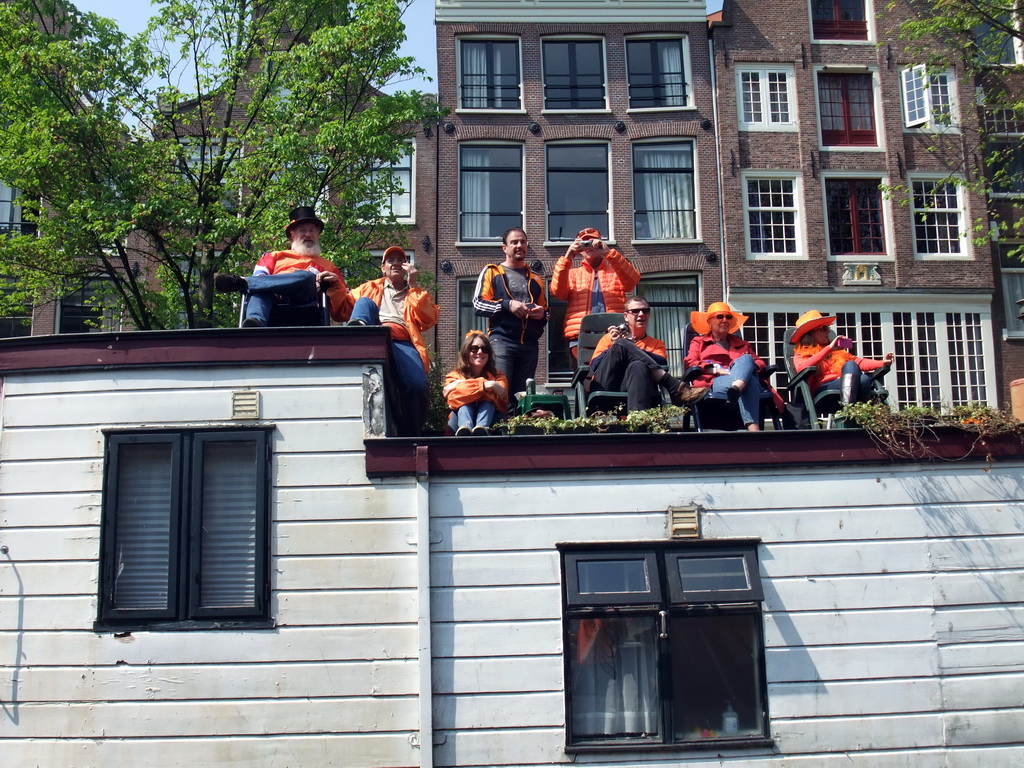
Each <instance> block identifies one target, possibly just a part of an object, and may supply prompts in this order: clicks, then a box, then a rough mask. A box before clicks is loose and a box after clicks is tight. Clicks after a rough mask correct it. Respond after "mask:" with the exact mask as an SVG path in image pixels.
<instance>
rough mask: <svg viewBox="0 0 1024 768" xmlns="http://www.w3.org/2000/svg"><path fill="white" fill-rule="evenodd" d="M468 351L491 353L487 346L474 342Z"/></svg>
mask: <svg viewBox="0 0 1024 768" xmlns="http://www.w3.org/2000/svg"><path fill="white" fill-rule="evenodd" d="M469 351H470V352H483V353H484V354H485V355H489V354H491V350H489V349H488V348H487V347H478V346H477V345H476V344H473V345H471V346H470V348H469Z"/></svg>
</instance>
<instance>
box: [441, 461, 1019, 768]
mask: <svg viewBox="0 0 1024 768" xmlns="http://www.w3.org/2000/svg"><path fill="white" fill-rule="evenodd" d="M1020 477H1021V465H1020V463H1019V462H1018V463H1013V464H1005V463H996V464H993V465H985V464H983V463H979V462H971V463H950V464H941V465H902V466H900V465H897V466H891V467H885V468H882V469H869V468H858V467H856V466H834V467H815V468H813V470H811V471H799V470H796V469H781V470H778V471H775V472H769V473H744V472H742V471H737V470H728V471H717V472H715V471H709V470H708V469H707V468H702V469H700V470H699V471H694V472H689V473H688V472H685V471H676V472H670V471H660V472H656V473H650V474H643V473H630V474H618V473H594V474H588V475H583V476H574V477H563V478H557V477H552V476H546V477H543V478H533V479H519V478H515V479H514V480H513V481H512V482H509V480H508V478H498V477H493V478H490V479H487V478H478V477H475V476H473V477H457V478H451V479H449V478H448V477H445V478H441V479H438V480H436V481H435V482H434V483H433V484H432V486H431V514H432V523H431V528H432V530H433V531H434V532H435V533H434V535H435V538H436V539H438V541H435V543H434V545H433V556H432V579H433V583H432V588H433V615H434V620H435V631H434V643H435V646H434V687H435V691H436V692H437V696H436V698H435V702H434V711H435V718H436V722H435V727H436V728H437V729H438V730H439V739H438V741H440V742H441V744H440V746H439V747H438V748H437V750H436V751H435V757H436V760H437V765H439V766H459V767H460V768H463V767H464V766H471V765H472V766H475V765H480V766H484V765H515V766H526V765H530V766H534V765H536V766H540V765H548V764H551V763H560V762H566V761H568V759H569V757H568V756H567V754H566V752H565V732H564V726H565V701H564V688H565V681H564V679H563V676H564V673H563V658H562V621H561V591H560V582H561V575H560V570H559V558H558V553H557V549H556V545H557V544H559V543H591V542H603V541H621V542H642V541H660V540H664V539H665V538H666V537H667V510H668V508H669V507H672V506H697V507H699V508H700V509H701V510H702V512H701V524H702V532H703V536H704V537H705V538H707V539H728V538H759V539H761V540H762V542H763V543H762V544H761V546H760V547H759V560H760V568H761V575H762V579H763V585H764V589H765V598H764V603H763V606H764V634H765V642H766V666H767V670H766V671H767V682H768V695H769V707H770V713H771V736H772V738H773V740H774V746H773V747H769V748H752V749H746V750H735V749H732V750H722V749H715V750H713V751H711V752H701V751H693V750H690V751H683V750H668V752H667V753H666V752H658V753H644V752H630V751H629V750H626V751H624V752H623V751H620V752H617V753H614V754H605V755H597V754H588V753H582V754H574V755H572V760H573V762H577V763H587V764H600V765H609V766H642V765H665V764H668V763H666V762H665V761H666V759H668V762H670V763H671V764H672V765H687V766H712V765H714V766H720V765H722V764H726V765H736V766H744V768H746V767H747V766H750V767H752V768H753V767H757V768H797V767H799V768H804V767H805V766H806V767H808V768H810V766H815V767H817V766H831V765H836V766H838V765H843V766H872V767H874V766H883V765H884V766H907V768H922V767H925V768H927V767H930V766H935V768H939V767H940V766H941V767H942V768H948V766H951V765H954V764H956V765H967V764H968V760H967V759H966V758H965V755H966V754H971V755H973V759H975V760H977V761H978V763H977V764H980V765H985V766H989V765H998V766H1007V767H1009V766H1020V765H1024V731H1022V730H1021V727H1020V723H1021V722H1024V706H1022V699H1021V696H1020V690H1021V685H1022V683H1024V679H1022V676H1024V505H1022V503H1021V501H1020V499H1021V497H1022V496H1024V494H1022V493H1021V488H1022V486H1021V482H1020ZM1005 745H1012V746H1005ZM965 750H966V751H965ZM839 755H842V757H839Z"/></svg>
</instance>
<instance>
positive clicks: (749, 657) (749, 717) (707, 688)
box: [669, 613, 765, 741]
mask: <svg viewBox="0 0 1024 768" xmlns="http://www.w3.org/2000/svg"><path fill="white" fill-rule="evenodd" d="M669 638H670V645H671V649H672V650H671V654H672V655H671V660H670V663H671V668H672V673H671V675H672V692H673V695H674V697H675V706H674V707H673V709H672V730H673V734H674V737H675V738H676V740H679V741H702V740H706V739H709V738H740V737H748V738H749V737H751V736H764V735H765V734H764V710H763V708H762V706H761V697H760V693H759V691H760V689H761V680H760V663H759V659H760V657H761V641H760V635H759V632H758V616H757V614H756V613H750V614H739V615H727V616H687V617H673V618H672V620H671V621H670V622H669ZM733 713H735V717H733Z"/></svg>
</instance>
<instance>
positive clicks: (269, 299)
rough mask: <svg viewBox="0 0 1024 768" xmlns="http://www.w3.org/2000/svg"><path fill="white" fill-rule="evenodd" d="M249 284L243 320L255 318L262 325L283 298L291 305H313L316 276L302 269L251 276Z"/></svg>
mask: <svg viewBox="0 0 1024 768" xmlns="http://www.w3.org/2000/svg"><path fill="white" fill-rule="evenodd" d="M245 281H246V282H247V283H248V284H249V302H248V303H247V304H246V305H245V319H246V320H248V319H249V318H255V319H256V320H259V321H260V322H261V323H263V325H267V323H268V322H269V321H270V313H271V312H272V311H273V310H274V306H275V305H276V304H277V297H278V296H283V297H284V298H286V299H288V301H290V302H291V303H292V304H315V303H316V301H317V296H316V275H314V274H313V273H312V272H308V271H306V270H304V269H298V270H295V271H293V272H282V273H281V274H279V275H252V276H251V277H247V278H246V279H245Z"/></svg>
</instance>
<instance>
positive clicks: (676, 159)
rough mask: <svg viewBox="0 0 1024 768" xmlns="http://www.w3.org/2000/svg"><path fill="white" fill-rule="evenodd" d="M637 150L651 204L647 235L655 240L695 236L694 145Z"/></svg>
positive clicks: (648, 204) (642, 179)
mask: <svg viewBox="0 0 1024 768" xmlns="http://www.w3.org/2000/svg"><path fill="white" fill-rule="evenodd" d="M637 150H638V151H637V153H636V167H637V170H645V171H646V172H644V173H641V174H640V179H641V183H642V184H643V193H644V200H645V201H646V203H647V222H648V235H647V236H648V237H649V238H651V239H653V240H675V239H680V238H692V237H694V236H695V228H694V213H693V212H694V198H693V172H692V171H693V147H692V145H690V144H672V145H665V146H657V145H654V146H650V147H642V146H641V147H637ZM650 169H656V170H657V171H661V172H660V173H657V172H652V171H651V170H650Z"/></svg>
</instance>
